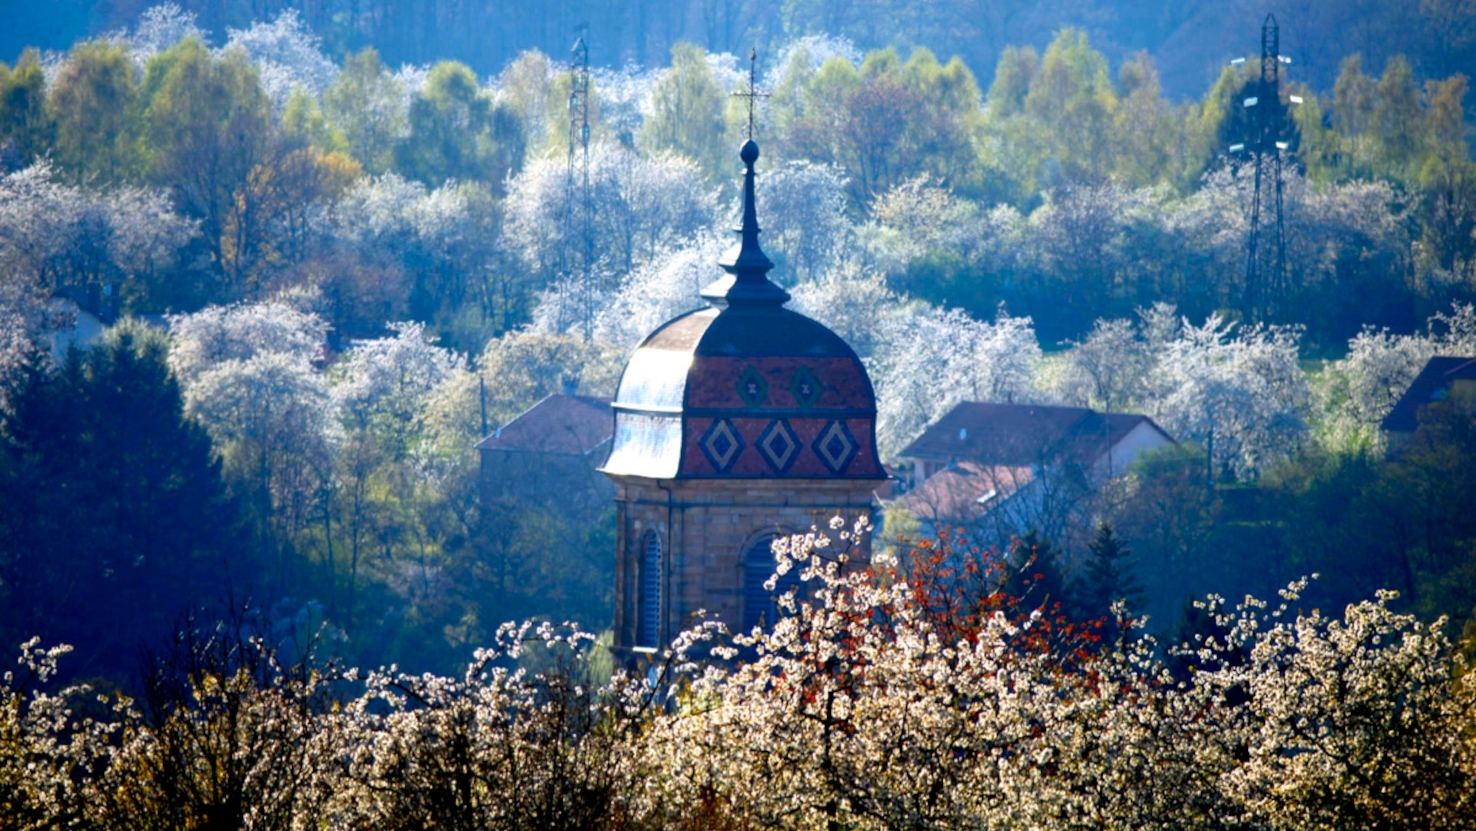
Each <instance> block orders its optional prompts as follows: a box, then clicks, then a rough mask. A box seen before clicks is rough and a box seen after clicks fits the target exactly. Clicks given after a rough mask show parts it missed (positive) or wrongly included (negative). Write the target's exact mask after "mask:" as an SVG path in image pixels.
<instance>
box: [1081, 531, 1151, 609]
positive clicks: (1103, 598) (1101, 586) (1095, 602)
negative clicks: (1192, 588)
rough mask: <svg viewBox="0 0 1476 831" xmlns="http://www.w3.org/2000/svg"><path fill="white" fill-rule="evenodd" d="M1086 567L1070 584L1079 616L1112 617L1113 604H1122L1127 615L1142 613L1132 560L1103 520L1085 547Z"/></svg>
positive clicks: (1140, 593) (1140, 586)
mask: <svg viewBox="0 0 1476 831" xmlns="http://www.w3.org/2000/svg"><path fill="white" fill-rule="evenodd" d="M1087 550H1088V554H1087V560H1086V566H1085V568H1083V569H1082V572H1081V577H1080V579H1079V580H1078V581H1077V583H1076V585H1075V586H1074V587H1073V589H1074V591H1073V594H1074V596H1075V601H1076V604H1077V608H1078V610H1079V613H1080V614H1081V616H1082V617H1083V618H1095V617H1107V618H1116V617H1117V615H1116V614H1114V604H1117V603H1121V604H1123V610H1124V611H1125V612H1126V613H1127V615H1128V616H1129V617H1136V616H1137V615H1138V614H1140V613H1141V612H1142V607H1143V599H1144V598H1143V585H1142V584H1141V583H1139V582H1138V579H1137V577H1136V576H1135V575H1134V573H1133V571H1134V569H1133V567H1134V565H1135V563H1134V562H1133V561H1132V560H1131V559H1130V557H1131V556H1132V552H1131V551H1130V550H1129V549H1128V546H1127V544H1126V543H1124V542H1123V541H1122V539H1121V538H1119V537H1118V536H1117V535H1116V534H1115V533H1113V531H1112V526H1111V525H1109V524H1107V523H1105V522H1103V523H1101V524H1099V525H1098V526H1097V535H1096V537H1094V538H1093V539H1092V541H1091V544H1090V545H1088V546H1087Z"/></svg>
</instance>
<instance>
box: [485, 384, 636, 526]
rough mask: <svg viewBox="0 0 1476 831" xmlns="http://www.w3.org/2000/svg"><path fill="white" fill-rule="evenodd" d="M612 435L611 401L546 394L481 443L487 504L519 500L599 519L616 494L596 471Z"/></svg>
mask: <svg viewBox="0 0 1476 831" xmlns="http://www.w3.org/2000/svg"><path fill="white" fill-rule="evenodd" d="M613 435H614V416H613V414H612V411H611V409H610V400H609V399H607V398H594V397H590V396H583V395H572V394H567V393H559V394H555V395H550V396H547V397H546V398H544V399H543V400H541V401H539V402H538V403H536V404H534V405H533V406H532V407H529V408H528V409H527V410H525V411H524V412H522V413H520V414H519V415H518V416H517V417H516V418H514V419H512V420H511V421H509V422H508V423H506V424H504V425H502V426H501V427H499V428H497V430H496V431H494V432H493V433H492V434H491V435H489V436H487V437H486V438H484V439H482V440H481V441H479V442H477V445H476V448H477V450H478V451H479V454H480V457H481V490H482V502H483V504H484V505H489V506H490V505H492V504H494V503H497V502H499V501H505V500H519V501H524V502H528V503H532V504H540V505H557V506H558V507H559V508H560V509H561V510H564V511H568V512H569V513H571V514H572V515H573V516H572V517H571V519H574V518H592V517H597V516H598V515H599V514H600V513H601V512H602V511H603V510H604V509H605V507H606V506H607V505H609V503H610V499H611V498H612V497H613V496H614V495H615V489H614V487H612V486H611V484H610V482H609V480H608V479H606V478H605V477H603V476H600V475H599V473H598V472H597V470H598V468H599V465H600V463H601V462H603V461H604V460H605V457H606V456H607V455H608V454H609V452H610V439H611V437H612V436H613Z"/></svg>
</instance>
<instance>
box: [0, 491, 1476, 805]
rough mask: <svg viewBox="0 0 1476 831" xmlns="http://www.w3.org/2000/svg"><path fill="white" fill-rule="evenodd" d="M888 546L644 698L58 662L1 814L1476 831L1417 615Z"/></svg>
mask: <svg viewBox="0 0 1476 831" xmlns="http://www.w3.org/2000/svg"><path fill="white" fill-rule="evenodd" d="M864 522H865V520H862V521H861V523H860V524H858V527H856V528H851V529H846V528H844V527H843V525H844V523H843V521H842V520H840V519H839V518H837V519H836V520H834V521H832V523H831V524H830V528H828V529H826V530H825V531H812V532H811V533H809V534H805V535H797V536H794V537H790V538H783V539H781V540H780V541H779V542H778V543H776V545H775V560H776V572H777V573H779V574H782V573H784V572H786V571H789V570H794V569H798V570H801V571H802V574H801V580H802V582H801V583H800V585H801V586H803V587H805V589H804V591H803V592H802V593H800V592H796V591H794V590H791V591H790V592H789V593H787V594H786V595H784V596H783V598H782V599H781V600H780V608H781V609H783V610H784V611H783V613H782V614H781V615H780V617H779V618H778V620H777V621H776V623H775V624H774V625H773V627H772V628H771V629H769V630H767V631H765V630H762V629H760V628H757V627H756V628H755V629H754V630H753V631H751V632H729V631H728V630H727V629H726V628H725V627H723V626H721V625H720V624H716V623H713V622H705V623H698V624H697V625H696V626H694V628H692V629H690V630H688V631H687V632H684V633H682V634H681V635H679V636H678V637H677V639H676V640H675V641H674V642H673V643H672V644H671V645H670V646H668V647H666V648H664V649H663V650H661V651H660V652H659V653H658V654H657V655H655V656H652V657H651V658H648V659H645V660H646V664H645V665H643V666H642V667H640V668H639V670H640V671H637V672H630V671H628V670H626V669H624V668H615V667H612V664H611V656H610V654H609V652H608V651H607V650H606V649H605V648H604V647H603V645H602V644H601V643H600V642H598V641H596V639H595V638H594V636H592V635H590V634H588V633H586V632H584V631H581V630H579V629H578V628H577V627H571V626H567V625H566V626H555V625H552V624H548V623H544V624H541V625H534V624H531V623H525V624H522V625H517V624H507V625H505V626H503V627H501V628H499V629H498V630H497V632H496V634H495V636H494V637H492V638H491V639H490V644H491V645H490V646H489V647H488V648H485V649H481V650H478V651H477V653H476V656H475V658H474V659H473V660H472V661H471V662H470V663H469V664H468V665H467V666H466V668H465V671H464V673H462V674H460V675H456V676H441V675H434V674H428V673H427V674H415V673H406V672H402V671H400V670H398V669H396V668H394V667H389V668H385V669H379V670H375V671H371V672H368V673H360V672H359V671H358V670H354V669H345V668H343V667H342V666H339V665H336V664H332V663H328V664H323V663H321V662H319V660H318V659H317V658H316V656H315V655H314V654H313V653H312V652H311V651H308V652H306V653H304V652H302V651H301V650H302V647H301V646H300V645H299V647H298V648H297V649H296V650H293V649H291V648H289V646H288V644H289V636H288V635H287V634H286V633H285V632H283V631H282V629H281V628H280V627H278V626H274V625H273V622H272V621H270V620H269V619H266V618H265V617H264V616H259V615H258V616H244V617H237V618H235V619H233V620H231V621H230V622H228V623H224V624H219V625H216V626H213V627H212V626H199V627H195V628H185V629H183V630H182V631H181V633H180V635H179V636H177V638H176V639H175V641H174V643H173V645H172V647H171V648H170V649H168V650H166V651H163V652H161V653H160V654H159V655H158V656H157V658H156V660H155V661H154V662H152V663H151V665H150V669H149V672H148V675H147V679H146V682H145V690H146V692H145V694H144V695H142V696H141V697H138V698H129V697H127V696H124V695H122V694H119V693H109V692H106V691H99V690H94V689H91V688H89V687H87V686H82V685H78V686H71V687H67V688H64V689H57V688H56V687H55V686H54V685H52V684H48V681H50V680H52V678H53V676H54V675H55V673H56V672H57V668H58V666H59V665H60V664H64V663H65V661H67V660H68V657H69V656H68V655H67V650H66V649H65V648H62V647H56V648H46V647H43V646H41V645H39V644H37V643H36V642H35V641H30V642H28V643H26V644H25V645H24V646H23V647H22V655H21V660H20V665H19V668H18V670H10V671H7V672H6V673H5V675H4V676H3V679H0V751H3V752H0V805H3V806H4V807H5V808H6V816H7V819H8V821H9V822H10V823H11V825H12V826H13V827H18V828H23V829H32V828H52V827H58V826H66V827H76V828H118V827H138V826H148V827H167V828H176V827H181V828H182V827H194V826H195V825H196V824H199V823H207V822H208V823H209V824H211V825H212V826H214V827H248V826H249V827H260V826H266V827H273V828H306V827H321V826H324V825H330V826H340V825H342V826H352V827H356V828H375V829H378V828H386V829H389V828H448V829H449V828H530V827H531V828H570V829H573V828H580V829H590V828H622V829H627V828H642V829H645V828H650V829H664V828H677V829H710V828H732V827H755V826H758V827H770V828H796V829H801V828H803V829H809V828H861V829H899V828H1011V829H1015V828H1060V827H1063V826H1078V825H1079V826H1088V827H1093V828H1163V827H1173V828H1206V829H1209V828H1245V827H1254V828H1268V829H1305V828H1326V827H1338V828H1343V827H1358V828H1415V827H1436V828H1467V827H1470V824H1471V817H1472V814H1473V812H1476V803H1473V798H1476V796H1473V791H1472V789H1471V788H1470V787H1469V785H1470V781H1471V777H1472V776H1473V775H1476V744H1473V738H1472V733H1471V725H1472V719H1473V718H1476V687H1473V683H1472V679H1473V678H1476V675H1472V674H1469V673H1466V672H1465V669H1466V667H1465V664H1464V661H1463V660H1462V659H1461V658H1460V657H1459V656H1458V655H1455V654H1454V653H1453V652H1452V649H1451V644H1450V641H1449V640H1448V638H1447V636H1446V634H1445V632H1444V630H1443V626H1442V624H1441V623H1438V622H1437V623H1435V624H1433V625H1426V624H1423V623H1421V622H1419V621H1418V620H1416V619H1415V618H1413V617H1411V616H1408V615H1403V614H1399V613H1396V612H1394V611H1393V610H1391V609H1390V606H1389V602H1390V600H1391V596H1390V595H1384V594H1381V595H1380V596H1379V597H1378V598H1377V599H1375V600H1371V601H1366V602H1362V603H1358V604H1352V605H1349V606H1348V607H1346V608H1345V609H1343V610H1342V611H1341V612H1336V613H1334V612H1329V613H1322V612H1319V611H1317V610H1306V609H1303V608H1299V607H1300V606H1301V597H1300V592H1301V591H1302V590H1303V589H1305V588H1306V583H1305V581H1304V582H1299V583H1295V584H1292V585H1291V586H1289V587H1287V588H1284V589H1283V590H1282V591H1281V592H1280V600H1279V602H1273V603H1266V602H1263V601H1258V600H1255V599H1253V598H1247V599H1246V600H1245V601H1244V602H1243V603H1241V604H1238V605H1236V606H1233V607H1232V606H1229V605H1227V604H1226V603H1225V602H1224V601H1222V600H1220V599H1219V598H1217V597H1211V598H1209V599H1208V600H1207V601H1205V602H1204V603H1202V604H1201V606H1200V608H1199V609H1198V612H1199V614H1200V616H1201V618H1202V620H1204V621H1205V626H1204V627H1203V628H1202V630H1201V631H1199V632H1196V633H1195V634H1194V635H1193V637H1192V638H1187V639H1185V640H1183V641H1171V642H1168V643H1164V644H1162V645H1158V644H1155V643H1154V642H1153V641H1151V640H1147V639H1142V638H1135V637H1130V636H1128V633H1127V632H1126V631H1124V632H1122V633H1121V634H1118V635H1116V636H1112V637H1104V636H1103V634H1102V632H1103V631H1104V630H1102V629H1101V628H1098V627H1096V626H1093V625H1091V624H1083V623H1081V622H1076V621H1072V620H1070V619H1069V618H1068V617H1066V616H1064V615H1062V614H1060V613H1059V611H1058V610H1057V608H1056V606H1055V605H1054V604H1050V603H1048V602H1046V601H1045V600H1044V599H1043V598H1040V597H1036V596H1034V595H1033V594H1032V593H1031V592H1030V591H1029V590H1028V589H1027V590H1025V591H1021V589H1022V588H1025V586H1026V583H1028V580H1029V578H1028V576H1027V574H1028V572H1029V570H1030V569H1031V568H1033V567H1034V566H1032V565H1031V564H1030V563H1029V562H1025V563H1022V564H1021V565H1023V566H1024V569H1012V568H1010V567H1009V566H1008V565H1007V562H1008V561H1000V560H996V559H994V558H993V557H992V556H990V555H988V554H984V553H981V552H978V551H977V550H970V549H969V548H968V546H967V543H966V542H965V541H963V540H961V539H955V538H950V537H947V536H944V537H941V538H939V539H937V540H934V541H932V542H930V543H924V544H923V545H922V546H920V547H918V548H916V549H914V550H913V551H911V552H910V553H909V554H907V555H905V556H904V557H903V558H902V559H901V560H900V561H899V562H898V563H897V564H896V565H894V566H892V567H889V568H874V569H873V568H864V567H861V566H860V563H861V561H860V560H857V559H856V555H858V554H859V553H860V547H859V545H858V543H859V536H860V535H862V534H864V533H865V528H864ZM831 535H834V536H833V537H832V536H831ZM964 563H967V564H972V565H974V566H976V567H977V568H975V569H966V568H964V567H963V564H964ZM955 564H956V565H955ZM771 582H772V581H771ZM298 643H299V644H301V642H300V641H299V642H298ZM740 655H742V656H745V657H744V659H743V660H741V661H737V662H735V661H734V659H735V658H737V657H738V656H740Z"/></svg>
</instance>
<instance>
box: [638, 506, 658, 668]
mask: <svg viewBox="0 0 1476 831" xmlns="http://www.w3.org/2000/svg"><path fill="white" fill-rule="evenodd" d="M644 549H645V550H644V551H642V552H641V567H640V600H639V614H638V625H637V627H636V646H645V647H652V648H654V647H656V646H658V645H659V643H658V642H659V641H660V639H661V537H660V536H658V535H657V534H656V532H655V531H647V532H646V544H645V546H644Z"/></svg>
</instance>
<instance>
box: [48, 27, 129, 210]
mask: <svg viewBox="0 0 1476 831" xmlns="http://www.w3.org/2000/svg"><path fill="white" fill-rule="evenodd" d="M47 106H48V113H49V115H50V117H51V120H52V122H53V123H54V124H55V129H56V143H55V145H54V152H55V155H56V161H57V164H59V165H60V166H61V167H62V169H63V170H65V171H66V172H67V173H68V174H69V175H70V176H71V177H73V178H75V179H77V180H79V181H86V182H97V183H100V184H113V183H119V182H125V181H130V180H134V179H135V178H136V177H137V176H138V174H139V172H140V170H139V167H140V159H139V149H140V148H139V146H138V141H139V136H138V132H139V129H138V128H139V118H140V115H141V113H140V111H139V101H138V86H137V83H136V82H135V80H134V68H133V62H132V61H131V60H130V59H129V56H128V53H127V52H126V51H124V49H123V48H122V47H121V46H118V45H116V44H111V43H108V42H106V41H91V42H88V43H83V44H79V45H77V46H76V47H74V48H73V49H72V51H71V53H70V54H69V56H68V58H67V62H66V63H65V64H63V65H62V68H61V70H60V71H59V72H58V73H57V75H56V80H55V81H53V82H52V85H51V95H50V98H49V99H48V100H47Z"/></svg>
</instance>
